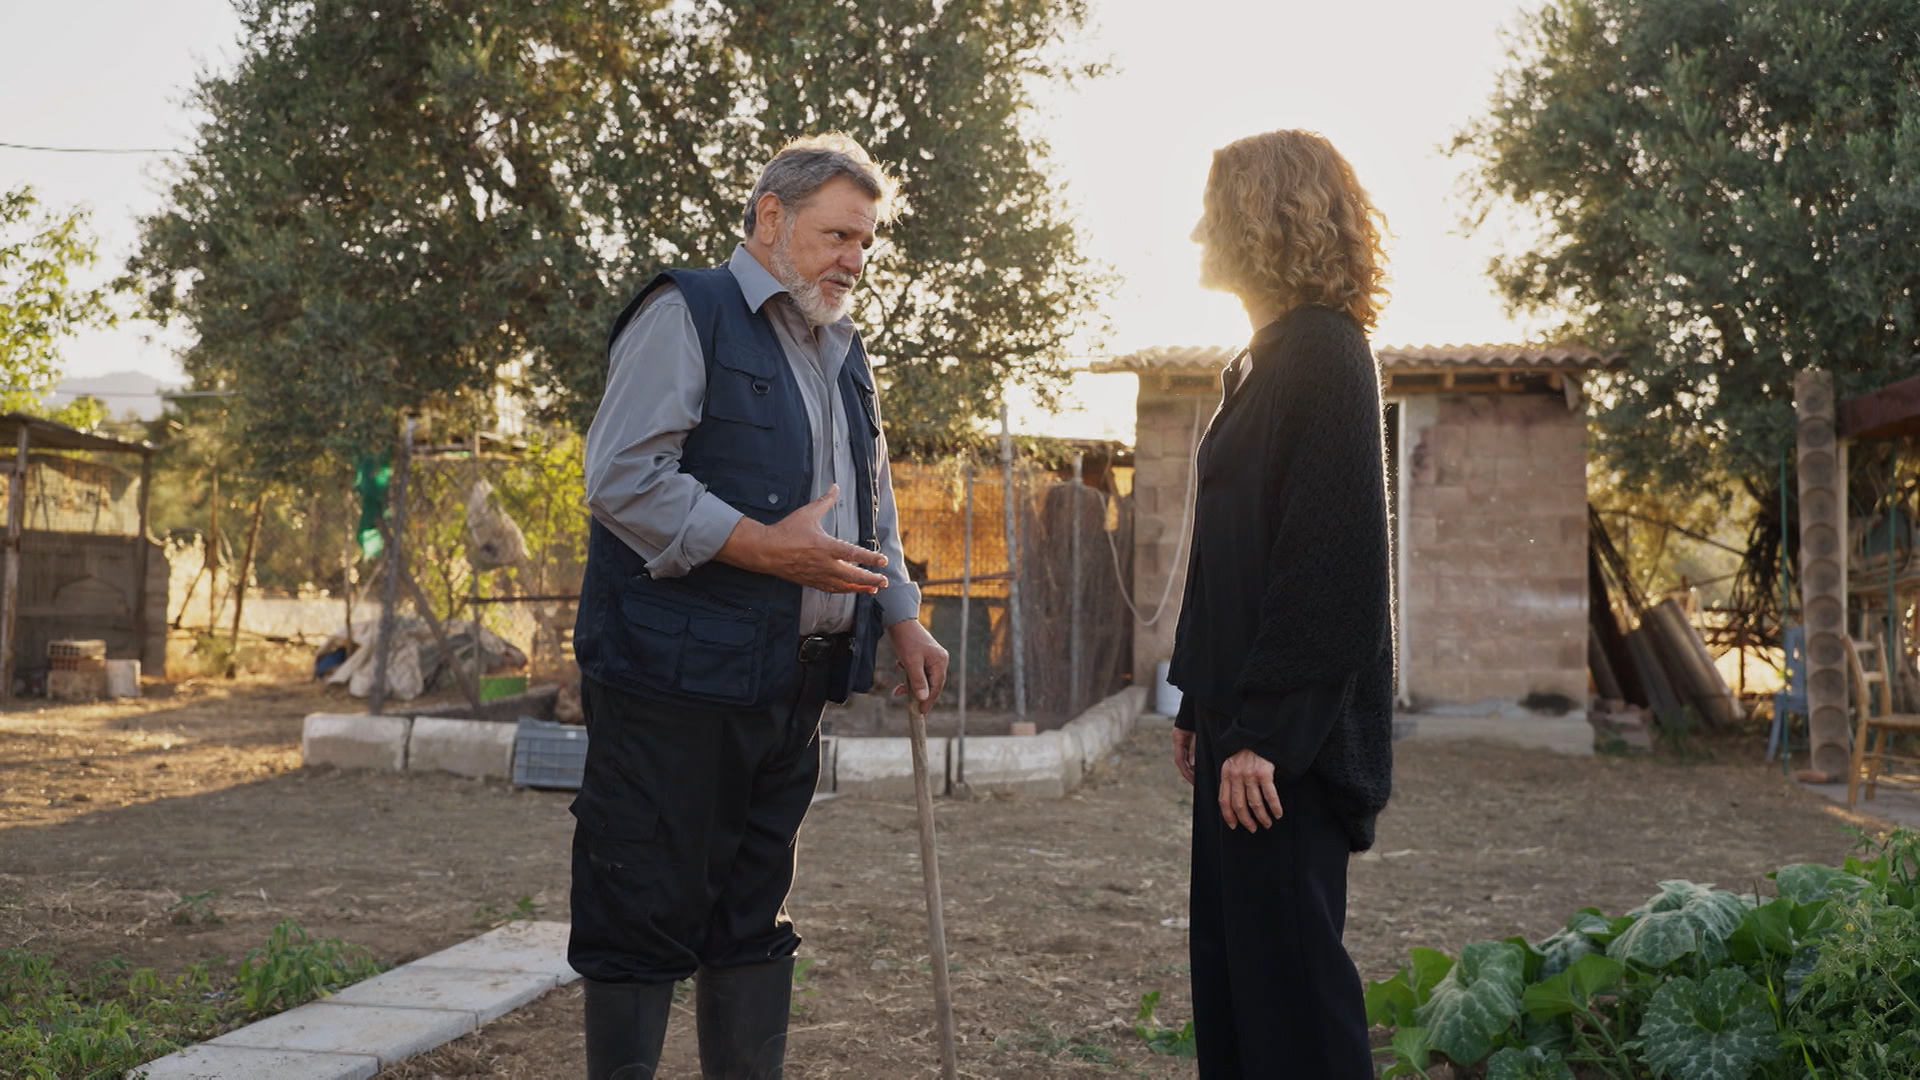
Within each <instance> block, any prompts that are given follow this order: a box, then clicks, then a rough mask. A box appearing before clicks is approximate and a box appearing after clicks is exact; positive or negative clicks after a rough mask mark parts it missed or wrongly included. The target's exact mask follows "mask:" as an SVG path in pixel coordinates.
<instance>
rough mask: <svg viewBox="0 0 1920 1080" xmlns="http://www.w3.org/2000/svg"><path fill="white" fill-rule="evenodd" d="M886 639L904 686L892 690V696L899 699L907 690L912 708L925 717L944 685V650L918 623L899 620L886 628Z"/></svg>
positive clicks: (945, 661)
mask: <svg viewBox="0 0 1920 1080" xmlns="http://www.w3.org/2000/svg"><path fill="white" fill-rule="evenodd" d="M887 637H888V638H889V639H891V640H892V641H893V654H894V655H895V656H897V657H899V658H900V663H899V665H898V666H899V668H900V670H901V671H903V672H905V673H906V675H907V681H906V682H904V683H902V684H900V685H899V686H896V687H894V688H893V695H894V696H895V697H899V696H900V695H901V694H904V693H906V692H907V690H908V688H909V687H910V688H911V689H912V690H913V701H914V704H915V705H916V706H918V707H919V709H920V715H922V716H925V715H926V714H927V713H928V712H929V711H931V710H932V709H933V703H934V702H935V701H938V700H939V698H940V690H941V688H942V687H944V686H946V685H947V650H945V649H943V648H941V647H940V643H939V642H937V641H935V640H933V635H932V634H930V633H928V632H927V628H926V627H924V626H921V625H920V620H919V619H901V620H900V621H899V622H897V623H894V624H893V625H892V626H889V627H887Z"/></svg>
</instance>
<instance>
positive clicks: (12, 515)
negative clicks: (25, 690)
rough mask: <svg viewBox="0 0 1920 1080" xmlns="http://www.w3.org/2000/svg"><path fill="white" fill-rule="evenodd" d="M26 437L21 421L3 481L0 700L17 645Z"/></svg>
mask: <svg viewBox="0 0 1920 1080" xmlns="http://www.w3.org/2000/svg"><path fill="white" fill-rule="evenodd" d="M27 440H28V430H27V425H26V423H25V422H24V421H22V422H21V424H20V437H19V439H18V445H17V447H16V450H15V453H14V458H13V479H12V480H11V482H9V483H8V484H7V552H6V554H7V565H6V570H5V578H4V584H0V701H12V700H13V669H14V656H13V654H14V652H15V651H16V650H17V649H19V647H20V635H19V633H18V632H17V623H18V616H19V613H20V531H21V523H22V522H23V521H24V520H25V519H26V513H27Z"/></svg>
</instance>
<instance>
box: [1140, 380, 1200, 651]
mask: <svg viewBox="0 0 1920 1080" xmlns="http://www.w3.org/2000/svg"><path fill="white" fill-rule="evenodd" d="M1209 382H1210V377H1207V376H1202V377H1199V378H1187V379H1183V380H1182V385H1181V386H1179V387H1178V388H1175V389H1169V388H1167V387H1166V386H1165V384H1164V382H1163V380H1162V378H1161V377H1160V376H1157V375H1153V374H1146V375H1142V376H1141V377H1140V397H1139V400H1138V402H1137V404H1136V412H1135V420H1134V423H1135V428H1134V437H1133V438H1134V459H1133V463H1134V472H1133V595H1134V604H1135V605H1136V606H1138V607H1139V608H1140V614H1141V615H1143V616H1151V615H1152V614H1153V612H1154V608H1155V606H1156V605H1157V604H1158V603H1159V600H1160V596H1161V592H1162V590H1165V589H1166V588H1167V577H1168V575H1173V576H1174V581H1173V588H1172V589H1171V590H1170V591H1169V592H1168V593H1167V604H1166V610H1165V611H1163V612H1162V613H1161V615H1160V618H1159V619H1158V620H1157V621H1155V622H1154V624H1153V625H1151V626H1145V625H1140V624H1135V626H1134V628H1133V683H1134V685H1135V686H1145V687H1148V688H1151V687H1152V686H1153V685H1154V669H1155V666H1156V665H1157V664H1158V663H1159V662H1160V661H1162V660H1167V659H1170V658H1172V656H1173V631H1174V627H1175V626H1177V625H1178V624H1179V621H1180V592H1181V589H1182V587H1183V586H1184V585H1185V584H1186V575H1187V553H1186V550H1185V548H1186V545H1185V544H1184V543H1183V542H1182V536H1183V532H1184V527H1185V525H1186V522H1185V520H1184V519H1185V518H1186V516H1187V509H1188V508H1187V503H1186V497H1187V474H1188V471H1189V470H1190V469H1192V467H1193V454H1194V448H1195V446H1196V444H1197V443H1198V441H1199V440H1198V436H1197V434H1196V431H1195V427H1194V423H1195V418H1196V416H1197V417H1198V421H1199V425H1200V427H1199V430H1200V431H1205V430H1206V423H1207V418H1208V417H1210V416H1211V415H1213V410H1214V408H1215V406H1217V405H1218V404H1219V400H1220V390H1219V386H1218V384H1212V385H1209Z"/></svg>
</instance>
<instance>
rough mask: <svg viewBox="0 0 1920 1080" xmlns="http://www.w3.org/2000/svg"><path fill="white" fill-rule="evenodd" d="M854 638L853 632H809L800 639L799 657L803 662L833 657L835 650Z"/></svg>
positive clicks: (807, 662) (814, 661) (809, 662)
mask: <svg viewBox="0 0 1920 1080" xmlns="http://www.w3.org/2000/svg"><path fill="white" fill-rule="evenodd" d="M852 640H853V635H852V634H808V635H806V636H805V637H803V638H801V639H800V650H799V654H798V655H799V657H800V662H801V663H803V664H815V663H819V662H820V661H822V660H825V659H827V658H828V657H831V656H832V655H833V654H834V651H835V650H837V649H839V648H841V647H842V646H844V645H847V644H848V643H850V642H851V641H852Z"/></svg>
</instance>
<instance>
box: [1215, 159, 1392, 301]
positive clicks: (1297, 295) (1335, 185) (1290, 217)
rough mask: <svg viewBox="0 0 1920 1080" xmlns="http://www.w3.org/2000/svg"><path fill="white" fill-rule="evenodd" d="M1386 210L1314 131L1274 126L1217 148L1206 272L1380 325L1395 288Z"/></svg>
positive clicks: (1264, 294)
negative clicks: (1390, 279) (1384, 239)
mask: <svg viewBox="0 0 1920 1080" xmlns="http://www.w3.org/2000/svg"><path fill="white" fill-rule="evenodd" d="M1385 228H1386V218H1385V217H1384V216H1382V215H1381V213H1380V211H1379V210H1378V209H1377V208H1376V207H1375V206H1374V205H1373V200H1372V199H1370V198H1368V197H1367V192H1366V189H1365V188H1362V187H1361V186H1360V181H1359V180H1357V179H1355V178H1354V175H1353V166H1352V165H1349V164H1347V159H1346V158H1344V157H1341V156H1340V152H1339V151H1338V150H1335V149H1334V148H1333V144H1332V143H1329V142H1328V141H1327V140H1326V139H1325V138H1323V137H1322V136H1320V135H1317V134H1314V133H1313V132H1311V131H1269V132H1267V133H1265V134H1263V135H1250V136H1248V137H1247V138H1244V139H1241V140H1239V141H1237V142H1233V143H1229V144H1228V145H1226V146H1224V147H1221V148H1220V149H1219V150H1216V151H1214V154H1213V169H1212V171H1211V172H1209V173H1208V174H1207V193H1206V212H1205V216H1204V217H1202V218H1201V221H1200V227H1199V230H1198V235H1199V238H1200V239H1201V240H1203V241H1204V244H1205V247H1204V251H1203V254H1202V257H1201V262H1202V266H1201V281H1202V283H1203V284H1206V285H1208V286H1211V287H1215V288H1223V289H1227V290H1228V291H1231V292H1234V293H1237V294H1239V295H1241V296H1243V297H1255V298H1266V299H1271V300H1274V301H1277V302H1278V303H1279V305H1280V308H1281V310H1282V311H1291V310H1292V309H1293V308H1295V307H1298V306H1299V305H1301V304H1320V305H1322V306H1324V307H1330V308H1333V309H1334V310H1336V311H1344V312H1346V313H1347V314H1348V315H1351V316H1352V317H1353V320H1354V321H1355V322H1357V323H1359V324H1360V326H1361V328H1362V329H1366V330H1371V329H1373V324H1374V321H1375V319H1376V318H1377V317H1378V316H1379V314H1380V308H1381V306H1382V305H1383V304H1384V303H1385V301H1386V297H1387V290H1386V279H1387V274H1386V256H1385V254H1384V253H1383V252H1382V251H1381V250H1380V237H1381V234H1382V232H1384V231H1385Z"/></svg>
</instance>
